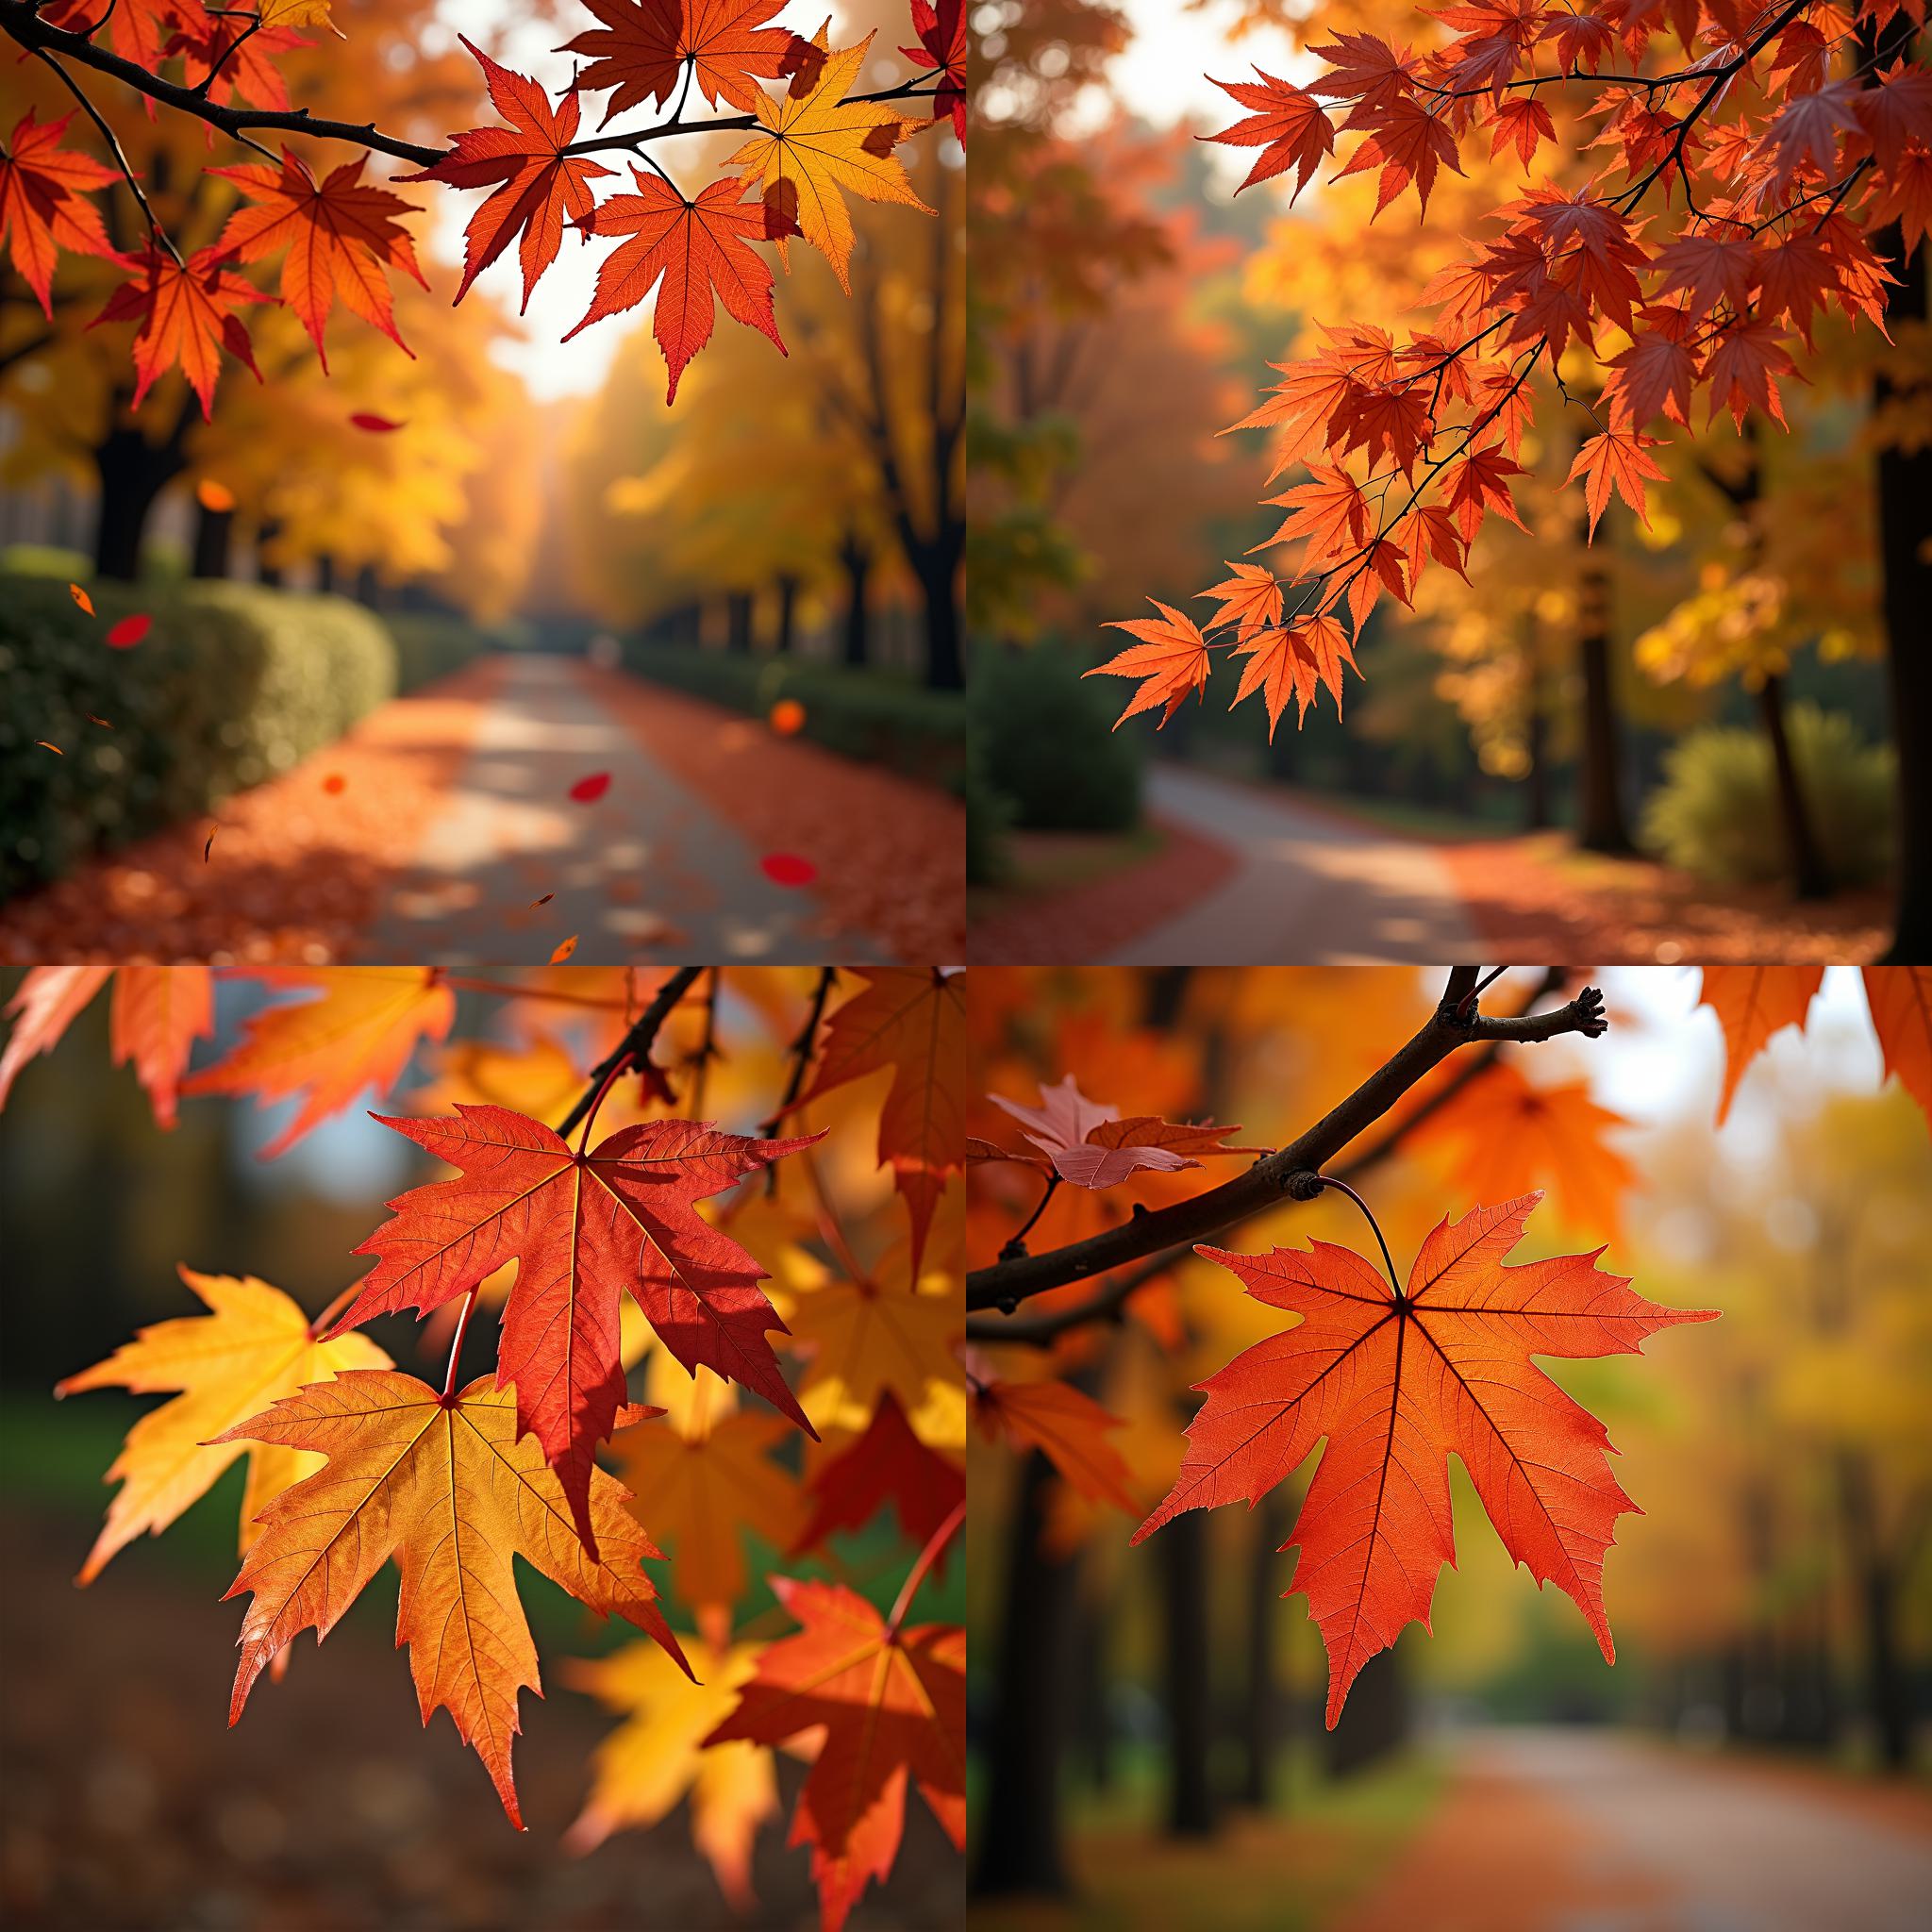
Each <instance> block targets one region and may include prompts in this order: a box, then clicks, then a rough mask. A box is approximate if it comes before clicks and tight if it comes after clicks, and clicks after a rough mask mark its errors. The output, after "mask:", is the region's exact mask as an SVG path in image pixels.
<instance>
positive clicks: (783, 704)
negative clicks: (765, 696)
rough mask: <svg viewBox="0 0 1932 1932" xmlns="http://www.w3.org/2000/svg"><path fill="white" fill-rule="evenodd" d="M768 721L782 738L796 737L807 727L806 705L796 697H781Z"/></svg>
mask: <svg viewBox="0 0 1932 1932" xmlns="http://www.w3.org/2000/svg"><path fill="white" fill-rule="evenodd" d="M767 722H768V723H769V724H771V727H772V729H773V730H774V731H775V732H776V733H777V734H778V736H779V737H780V738H796V737H797V736H798V734H799V733H800V732H801V731H803V730H804V729H805V707H804V706H803V705H801V704H800V703H799V702H798V700H797V699H796V698H780V699H779V700H778V702H777V703H776V704H775V705H774V706H773V707H772V709H771V713H770V716H769V719H768V721H767Z"/></svg>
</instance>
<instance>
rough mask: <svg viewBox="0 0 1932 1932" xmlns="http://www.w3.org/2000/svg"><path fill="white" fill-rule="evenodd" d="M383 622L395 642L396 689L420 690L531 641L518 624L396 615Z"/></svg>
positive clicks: (426, 614) (405, 614) (428, 615)
mask: <svg viewBox="0 0 1932 1932" xmlns="http://www.w3.org/2000/svg"><path fill="white" fill-rule="evenodd" d="M383 622H384V623H385V624H386V625H388V626H389V634H390V636H391V638H392V639H393V640H394V641H395V647H396V689H397V690H398V691H421V690H422V688H423V687H424V686H425V684H434V683H435V682H436V680H437V679H438V678H439V677H447V676H448V675H450V673H451V672H453V671H460V670H461V669H462V668H463V666H464V665H465V664H468V663H469V662H471V661H472V659H474V658H479V657H481V656H482V655H483V654H484V653H485V652H486V651H515V650H521V649H523V648H524V647H525V644H526V643H527V642H528V641H529V640H528V635H527V633H526V631H525V629H524V627H523V626H521V625H514V624H499V625H477V624H473V623H471V622H470V620H469V619H468V618H467V617H438V616H433V615H430V614H428V613H425V612H396V613H393V614H391V615H388V616H385V617H384V619H383Z"/></svg>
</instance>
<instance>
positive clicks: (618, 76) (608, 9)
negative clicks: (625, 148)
mask: <svg viewBox="0 0 1932 1932" xmlns="http://www.w3.org/2000/svg"><path fill="white" fill-rule="evenodd" d="M783 4H784V0H584V5H585V6H586V7H588V8H590V10H591V12H592V13H594V14H595V15H596V16H597V18H598V19H599V20H601V21H602V22H603V23H604V25H602V26H599V27H589V28H587V29H586V30H585V31H584V32H582V33H580V34H579V35H578V36H577V37H576V39H575V40H574V41H568V42H565V43H564V45H563V46H562V47H560V48H558V52H559V53H564V54H581V55H583V56H584V57H585V58H587V59H588V60H589V61H590V63H591V64H590V65H589V66H588V67H587V68H585V70H584V71H583V73H582V74H581V75H578V77H577V82H576V85H577V87H578V88H579V89H585V90H588V91H589V92H592V93H599V92H603V91H604V90H605V89H607V88H608V89H610V90H613V92H612V93H611V96H610V100H609V103H608V106H607V107H606V108H605V110H604V121H603V125H605V126H607V127H608V125H610V120H611V117H612V116H613V115H615V114H621V113H623V112H624V111H625V108H635V107H638V106H641V104H642V103H643V102H645V101H665V100H669V99H670V98H671V96H672V94H673V93H674V92H675V91H676V88H677V83H678V80H679V78H680V77H681V76H682V75H683V72H684V63H685V62H686V61H687V60H689V61H691V63H692V68H691V79H692V84H693V85H694V86H695V87H696V88H697V91H698V92H700V93H701V94H703V95H704V97H705V99H706V101H707V102H708V103H709V104H710V105H711V106H712V107H714V108H715V107H716V106H717V105H718V102H719V101H720V99H721V98H722V99H724V100H726V101H729V102H730V103H731V105H732V106H733V107H734V108H739V109H741V111H742V112H744V113H749V112H751V110H752V107H753V104H754V103H755V102H756V101H758V100H759V99H761V98H762V97H763V92H762V90H761V89H759V88H758V87H756V86H754V85H753V82H754V80H775V79H776V78H777V77H778V76H779V75H781V74H784V73H786V72H788V69H787V66H786V61H787V58H788V57H790V56H791V48H792V44H793V42H796V41H797V39H798V36H797V35H796V34H794V33H792V32H791V30H790V28H787V27H781V26H767V25H764V23H765V22H766V21H768V20H770V19H771V17H772V15H773V14H774V13H776V12H777V11H778V10H779V8H780V7H782V6H783Z"/></svg>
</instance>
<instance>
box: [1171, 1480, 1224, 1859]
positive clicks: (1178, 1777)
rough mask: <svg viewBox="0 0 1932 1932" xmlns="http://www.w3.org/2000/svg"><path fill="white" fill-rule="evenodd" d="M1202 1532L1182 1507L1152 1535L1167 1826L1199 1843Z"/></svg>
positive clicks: (1209, 1786) (1202, 1816)
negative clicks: (1160, 1636) (1161, 1621)
mask: <svg viewBox="0 0 1932 1932" xmlns="http://www.w3.org/2000/svg"><path fill="white" fill-rule="evenodd" d="M1207 1527H1208V1519H1207V1517H1206V1516H1205V1515H1204V1514H1203V1513H1202V1512H1201V1511H1200V1510H1198V1509H1189V1510H1184V1511H1183V1512H1182V1513H1181V1514H1180V1515H1178V1516H1176V1517H1175V1518H1174V1520H1173V1521H1172V1522H1171V1523H1169V1524H1166V1525H1165V1527H1163V1529H1162V1530H1161V1532H1160V1537H1159V1549H1160V1566H1161V1583H1162V1594H1163V1600H1164V1602H1165V1604H1166V1607H1167V1630H1166V1638H1167V1672H1166V1676H1167V1725H1168V1747H1167V1749H1168V1780H1169V1782H1168V1793H1167V1828H1168V1830H1169V1832H1170V1833H1172V1834H1173V1835H1174V1837H1176V1838H1205V1837H1207V1836H1208V1833H1209V1832H1211V1831H1212V1830H1213V1829H1214V1786H1213V1765H1212V1745H1213V1739H1214V1697H1213V1686H1212V1683H1211V1681H1210V1677H1209V1673H1208V1649H1209V1643H1208V1537H1207Z"/></svg>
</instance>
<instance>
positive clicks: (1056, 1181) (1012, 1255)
mask: <svg viewBox="0 0 1932 1932" xmlns="http://www.w3.org/2000/svg"><path fill="white" fill-rule="evenodd" d="M1059 1186H1060V1176H1059V1171H1058V1168H1056V1169H1055V1171H1054V1172H1053V1173H1052V1174H1048V1175H1047V1177H1046V1191H1045V1192H1044V1193H1043V1194H1041V1197H1040V1201H1039V1205H1038V1206H1037V1207H1035V1208H1034V1210H1033V1212H1032V1213H1031V1214H1029V1215H1028V1216H1027V1217H1026V1223H1025V1225H1024V1227H1022V1228H1021V1229H1020V1231H1019V1233H1017V1234H1016V1235H1015V1236H1014V1237H1013V1238H1012V1240H1011V1241H1008V1243H1007V1244H1006V1246H1005V1247H1003V1248H1002V1249H1001V1250H1000V1259H1001V1260H1002V1261H1013V1260H1017V1259H1018V1258H1019V1257H1021V1256H1022V1255H1024V1253H1025V1252H1026V1237H1027V1236H1028V1235H1029V1234H1031V1233H1032V1232H1033V1230H1034V1228H1035V1227H1036V1226H1037V1225H1038V1224H1039V1222H1040V1217H1041V1215H1042V1214H1044V1213H1045V1212H1046V1208H1047V1203H1048V1202H1050V1201H1051V1200H1052V1199H1053V1197H1054V1196H1055V1195H1056V1194H1057V1193H1058V1191H1059Z"/></svg>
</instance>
